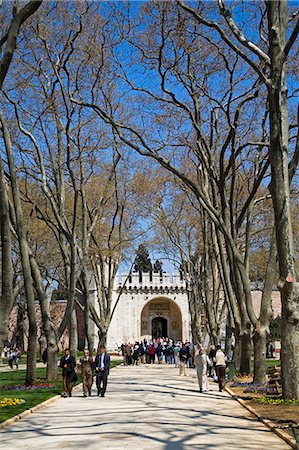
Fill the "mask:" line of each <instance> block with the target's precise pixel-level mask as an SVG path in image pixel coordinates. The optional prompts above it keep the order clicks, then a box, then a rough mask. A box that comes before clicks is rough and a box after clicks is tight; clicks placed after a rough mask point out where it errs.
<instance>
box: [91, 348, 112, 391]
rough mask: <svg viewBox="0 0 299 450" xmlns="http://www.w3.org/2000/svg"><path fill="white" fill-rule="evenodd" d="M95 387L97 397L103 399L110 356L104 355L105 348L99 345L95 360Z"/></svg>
mask: <svg viewBox="0 0 299 450" xmlns="http://www.w3.org/2000/svg"><path fill="white" fill-rule="evenodd" d="M95 372H96V385H97V389H98V395H101V397H105V392H106V388H107V382H108V375H109V372H110V356H109V355H108V353H106V347H105V346H104V345H101V346H100V348H99V353H98V355H97V356H96V359H95Z"/></svg>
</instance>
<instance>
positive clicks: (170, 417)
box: [0, 365, 290, 450]
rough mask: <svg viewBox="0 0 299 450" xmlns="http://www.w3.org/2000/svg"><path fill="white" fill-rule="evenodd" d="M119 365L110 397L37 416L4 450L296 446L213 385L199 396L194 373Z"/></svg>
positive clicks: (14, 429)
mask: <svg viewBox="0 0 299 450" xmlns="http://www.w3.org/2000/svg"><path fill="white" fill-rule="evenodd" d="M177 370H178V369H175V368H174V367H166V366H159V365H155V366H141V367H140V366H139V367H117V368H115V369H113V370H112V371H111V374H110V377H109V383H108V391H107V394H106V397H105V398H101V397H97V396H95V394H96V391H95V388H94V389H93V396H92V397H87V398H83V397H82V393H81V391H77V392H75V395H74V396H73V397H72V398H67V399H64V398H61V399H59V400H58V401H57V402H55V403H53V404H52V405H49V406H48V407H47V408H44V409H42V410H40V411H37V412H35V413H33V414H31V415H29V416H27V417H26V418H24V419H22V420H21V421H19V422H17V423H15V424H14V425H13V426H11V427H10V428H8V429H6V430H3V431H2V433H1V435H0V448H1V449H8V448H9V449H13V450H16V449H23V450H25V449H31V450H35V449H39V450H40V449H43V450H47V449H51V450H52V449H81V448H83V449H84V450H85V449H86V450H93V449H94V450H95V449H97V450H99V449H104V450H105V449H115V450H116V449H118V450H119V449H123V448H125V449H130V450H135V449H136V450H137V449H138V450H158V449H159V450H178V449H183V450H194V449H205V450H208V449H221V450H222V449H223V450H237V449H238V450H239V449H243V450H251V449H255V450H264V449H266V448H267V449H271V450H284V449H285V450H286V449H290V447H289V446H288V445H287V444H286V443H284V441H282V440H281V439H280V438H279V437H277V436H276V435H275V434H274V433H272V432H270V431H269V430H268V429H267V428H266V427H265V426H264V425H262V424H261V423H260V422H259V421H258V420H256V419H255V418H253V417H252V416H251V415H250V413H248V412H247V411H246V410H245V409H244V408H243V407H242V406H241V405H239V403H237V402H236V401H235V400H233V399H232V398H231V397H230V396H228V394H227V393H225V392H222V393H219V392H218V391H217V386H216V385H215V384H214V383H211V384H212V386H211V387H212V390H211V391H210V392H209V393H205V394H199V392H198V388H197V383H196V379H195V373H194V370H192V369H190V370H189V376H187V377H179V376H178V375H177Z"/></svg>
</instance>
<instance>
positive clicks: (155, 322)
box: [152, 317, 168, 339]
mask: <svg viewBox="0 0 299 450" xmlns="http://www.w3.org/2000/svg"><path fill="white" fill-rule="evenodd" d="M165 336H168V333H167V319H164V317H155V318H154V319H152V338H153V339H157V338H161V337H165Z"/></svg>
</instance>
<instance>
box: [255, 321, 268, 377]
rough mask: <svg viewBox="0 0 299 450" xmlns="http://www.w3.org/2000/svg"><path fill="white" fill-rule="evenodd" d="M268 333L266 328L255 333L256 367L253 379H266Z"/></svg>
mask: <svg viewBox="0 0 299 450" xmlns="http://www.w3.org/2000/svg"><path fill="white" fill-rule="evenodd" d="M267 338H268V333H267V331H266V329H264V328H263V329H260V330H259V331H257V330H256V331H255V332H254V335H253V348H254V369H253V381H254V382H255V383H262V382H263V381H264V380H265V370H266V368H265V361H266V345H267Z"/></svg>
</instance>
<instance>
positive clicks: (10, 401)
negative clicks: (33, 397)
mask: <svg viewBox="0 0 299 450" xmlns="http://www.w3.org/2000/svg"><path fill="white" fill-rule="evenodd" d="M22 403H26V402H25V400H23V399H22V398H6V397H5V398H4V399H3V400H0V406H1V408H5V407H6V406H15V405H21V404H22Z"/></svg>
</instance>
